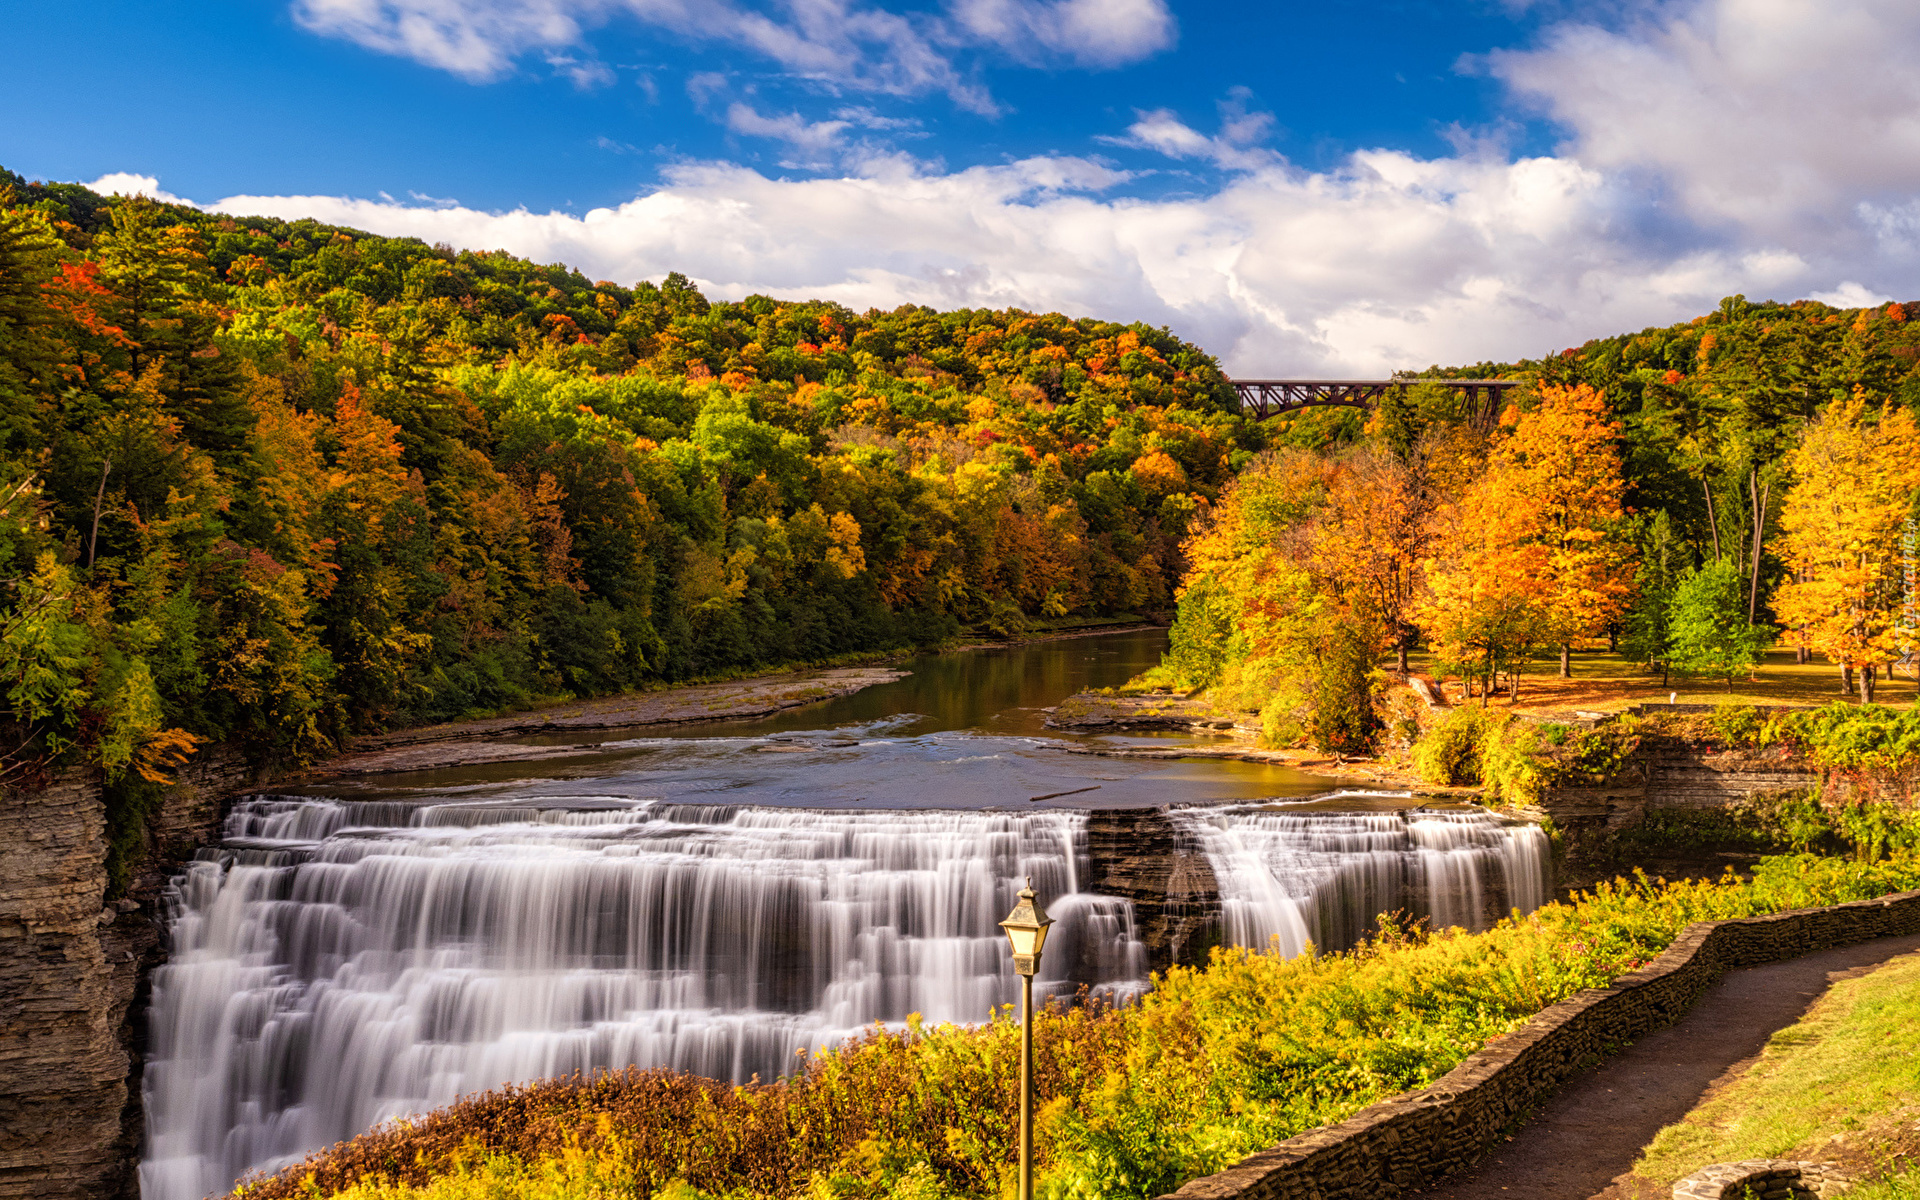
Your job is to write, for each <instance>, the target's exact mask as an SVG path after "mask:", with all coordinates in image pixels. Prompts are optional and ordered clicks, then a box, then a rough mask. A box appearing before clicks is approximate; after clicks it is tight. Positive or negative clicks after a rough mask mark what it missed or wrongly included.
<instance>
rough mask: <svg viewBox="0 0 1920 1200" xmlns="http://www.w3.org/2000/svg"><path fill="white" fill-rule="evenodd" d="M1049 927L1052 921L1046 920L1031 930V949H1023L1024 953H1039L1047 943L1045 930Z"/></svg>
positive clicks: (1051, 926) (1051, 925)
mask: <svg viewBox="0 0 1920 1200" xmlns="http://www.w3.org/2000/svg"><path fill="white" fill-rule="evenodd" d="M1051 928H1053V922H1052V921H1048V922H1047V923H1046V924H1045V925H1042V926H1040V928H1038V929H1036V930H1034V931H1033V949H1031V950H1028V951H1025V953H1027V954H1039V953H1040V951H1041V949H1042V948H1044V947H1045V946H1046V944H1047V930H1049V929H1051Z"/></svg>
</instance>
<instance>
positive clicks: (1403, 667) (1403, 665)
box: [1395, 633, 1407, 678]
mask: <svg viewBox="0 0 1920 1200" xmlns="http://www.w3.org/2000/svg"><path fill="white" fill-rule="evenodd" d="M1395 649H1397V650H1398V651H1399V652H1400V675H1401V677H1402V678H1405V677H1406V674H1407V635H1406V634H1404V633H1403V634H1401V635H1400V644H1399V646H1397V647H1395Z"/></svg>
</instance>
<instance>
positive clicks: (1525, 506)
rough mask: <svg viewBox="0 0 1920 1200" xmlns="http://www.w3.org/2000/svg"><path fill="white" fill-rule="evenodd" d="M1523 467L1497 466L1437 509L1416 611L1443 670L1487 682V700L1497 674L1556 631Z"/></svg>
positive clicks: (1536, 514)
mask: <svg viewBox="0 0 1920 1200" xmlns="http://www.w3.org/2000/svg"><path fill="white" fill-rule="evenodd" d="M1526 483H1527V480H1526V478H1525V475H1524V473H1522V472H1519V471H1515V470H1512V469H1511V468H1510V467H1499V466H1496V464H1495V462H1494V460H1493V459H1492V458H1491V457H1490V458H1489V460H1488V463H1487V466H1486V469H1485V470H1484V471H1483V472H1482V473H1481V474H1480V475H1479V476H1478V477H1477V478H1475V479H1473V480H1472V482H1470V483H1468V484H1467V485H1466V487H1465V489H1464V490H1463V491H1461V492H1460V493H1459V494H1457V495H1455V496H1454V497H1452V498H1450V499H1448V500H1447V501H1445V502H1444V503H1442V504H1441V505H1440V506H1439V507H1438V508H1437V509H1436V510H1435V512H1434V517H1433V529H1432V537H1431V540H1430V543H1429V546H1428V555H1427V558H1426V559H1425V561H1424V562H1423V564H1422V566H1423V567H1424V574H1425V578H1426V589H1425V591H1424V592H1423V593H1422V595H1421V597H1420V600H1419V602H1418V603H1417V604H1416V605H1415V609H1414V616H1415V620H1416V621H1417V622H1418V623H1419V625H1420V627H1421V628H1422V629H1424V630H1425V631H1426V634H1427V640H1428V642H1429V643H1430V644H1431V645H1432V646H1433V648H1434V650H1435V651H1436V652H1437V653H1438V655H1439V657H1440V660H1441V662H1442V663H1443V664H1445V665H1444V666H1443V667H1442V670H1446V671H1458V672H1459V673H1460V675H1461V677H1462V678H1463V679H1465V680H1468V681H1469V682H1468V689H1469V694H1471V689H1472V683H1471V681H1472V680H1473V679H1479V680H1480V681H1481V697H1482V702H1483V703H1484V700H1485V697H1486V695H1487V693H1488V692H1490V691H1491V690H1492V688H1493V684H1494V681H1495V679H1496V677H1497V676H1498V675H1499V674H1500V673H1501V672H1503V671H1507V670H1511V669H1512V668H1513V667H1514V666H1515V665H1517V664H1518V663H1519V662H1520V661H1522V660H1524V659H1525V658H1526V657H1527V656H1528V655H1529V654H1530V653H1531V652H1532V650H1533V648H1534V647H1536V646H1539V645H1541V644H1543V643H1544V642H1545V641H1546V640H1547V639H1548V637H1549V636H1550V635H1551V631H1552V628H1553V626H1552V622H1551V619H1550V616H1549V612H1548V600H1549V595H1548V593H1547V586H1546V580H1547V572H1546V565H1547V561H1548V549H1547V547H1546V546H1545V545H1543V544H1541V542H1540V541H1539V539H1538V534H1539V531H1540V529H1541V525H1542V520H1541V514H1540V502H1539V497H1538V496H1537V495H1535V494H1534V493H1532V492H1531V491H1529V490H1528V489H1527V487H1526Z"/></svg>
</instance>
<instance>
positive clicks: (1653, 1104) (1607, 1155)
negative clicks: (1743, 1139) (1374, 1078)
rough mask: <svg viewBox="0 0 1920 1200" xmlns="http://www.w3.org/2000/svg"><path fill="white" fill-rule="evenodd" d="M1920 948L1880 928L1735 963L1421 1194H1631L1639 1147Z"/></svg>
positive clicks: (1583, 1199) (1601, 1198) (1610, 1199)
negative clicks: (1840, 985) (1851, 989)
mask: <svg viewBox="0 0 1920 1200" xmlns="http://www.w3.org/2000/svg"><path fill="white" fill-rule="evenodd" d="M1914 950H1920V935H1909V936H1905V937H1892V938H1879V939H1876V940H1874V941H1871V942H1861V943H1860V944H1859V945H1856V946H1845V947H1842V948H1840V949H1838V950H1822V951H1819V952H1817V953H1814V954H1808V955H1804V956H1803V957H1800V958H1793V959H1788V960H1786V961H1785V962H1777V963H1768V964H1767V965H1766V966H1762V967H1746V968H1743V969H1741V970H1737V971H1729V972H1727V973H1726V974H1725V975H1723V976H1721V978H1720V981H1719V982H1718V983H1716V984H1714V986H1713V987H1712V988H1710V989H1709V990H1708V991H1707V993H1706V994H1705V995H1703V996H1701V997H1700V1000H1699V1001H1698V1002H1697V1003H1696V1004H1695V1005H1694V1006H1693V1008H1692V1009H1690V1010H1689V1011H1688V1012H1687V1015H1686V1016H1684V1017H1682V1018H1681V1019H1680V1020H1679V1021H1677V1022H1675V1023H1674V1024H1672V1025H1669V1026H1668V1027H1667V1028H1665V1029H1662V1030H1659V1031H1658V1032H1656V1033H1650V1034H1648V1035H1647V1036H1646V1037H1644V1038H1642V1039H1640V1040H1639V1041H1638V1042H1635V1043H1634V1044H1633V1045H1632V1046H1629V1047H1628V1048H1627V1049H1626V1050H1624V1051H1622V1052H1621V1053H1620V1054H1619V1055H1618V1056H1616V1057H1614V1058H1612V1059H1609V1060H1608V1061H1607V1062H1605V1063H1603V1064H1602V1065H1601V1066H1599V1067H1597V1068H1595V1069H1594V1070H1592V1071H1590V1072H1588V1073H1587V1074H1585V1075H1579V1076H1576V1077H1574V1078H1573V1079H1572V1080H1570V1081H1569V1082H1568V1083H1567V1085H1566V1086H1565V1087H1563V1088H1562V1089H1560V1091H1559V1092H1558V1093H1557V1094H1556V1095H1555V1096H1554V1097H1553V1098H1552V1099H1551V1100H1549V1101H1547V1102H1546V1104H1544V1105H1542V1106H1541V1108H1540V1110H1539V1111H1538V1112H1537V1113H1536V1114H1535V1115H1534V1117H1533V1119H1532V1120H1530V1121H1529V1122H1527V1124H1526V1125H1525V1126H1523V1127H1522V1128H1521V1129H1520V1131H1519V1132H1518V1133H1516V1134H1515V1135H1514V1136H1513V1138H1512V1139H1511V1140H1510V1141H1508V1142H1506V1143H1504V1144H1503V1145H1501V1146H1499V1147H1498V1148H1496V1149H1495V1150H1494V1151H1493V1152H1492V1153H1490V1154H1489V1155H1488V1156H1487V1157H1486V1158H1485V1159H1483V1160H1482V1161H1481V1163H1480V1164H1479V1165H1478V1166H1476V1167H1473V1168H1471V1169H1469V1170H1466V1171H1463V1172H1461V1173H1460V1174H1458V1175H1455V1176H1452V1177H1451V1178H1448V1179H1444V1180H1442V1181H1440V1182H1439V1183H1436V1184H1434V1185H1432V1186H1430V1187H1428V1188H1426V1189H1424V1190H1422V1191H1419V1192H1415V1193H1413V1194H1415V1195H1418V1196H1420V1197H1421V1198H1422V1200H1589V1198H1591V1200H1626V1198H1627V1197H1629V1196H1633V1195H1636V1194H1638V1195H1645V1194H1646V1193H1645V1192H1635V1191H1634V1190H1632V1188H1631V1186H1630V1185H1629V1183H1628V1176H1629V1175H1630V1174H1631V1173H1632V1171H1633V1163H1634V1160H1635V1159H1636V1158H1638V1157H1639V1155H1640V1148H1641V1147H1642V1146H1645V1145H1646V1144H1647V1143H1648V1142H1649V1141H1652V1140H1653V1135H1654V1134H1655V1133H1658V1132H1659V1131H1660V1129H1661V1127H1662V1126H1665V1125H1670V1124H1672V1123H1673V1122H1675V1121H1677V1120H1679V1119H1680V1118H1681V1117H1682V1116H1684V1115H1686V1113H1687V1112H1688V1111H1689V1110H1691V1109H1692V1108H1693V1106H1694V1105H1695V1104H1696V1103H1698V1102H1699V1100H1700V1098H1701V1097H1702V1096H1703V1095H1704V1094H1705V1093H1706V1092H1707V1091H1708V1090H1709V1089H1710V1088H1712V1087H1713V1086H1715V1085H1716V1084H1717V1083H1720V1082H1722V1081H1723V1080H1725V1079H1728V1078H1731V1077H1732V1076H1733V1075H1736V1074H1738V1073H1739V1072H1740V1071H1744V1070H1745V1069H1746V1067H1747V1065H1748V1064H1749V1063H1750V1062H1751V1061H1752V1059H1753V1058H1754V1056H1756V1055H1758V1054H1759V1053H1760V1049H1761V1047H1763V1046H1765V1045H1766V1042H1767V1038H1768V1037H1769V1036H1770V1035H1771V1034H1772V1033H1773V1032H1774V1031H1775V1030H1777V1029H1782V1028H1785V1027H1786V1026H1788V1025H1791V1024H1793V1023H1794V1022H1795V1021H1797V1020H1799V1019H1800V1016H1801V1014H1802V1013H1804V1012H1805V1011H1806V1010H1807V1006H1808V1005H1810V1004H1812V1003H1813V1001H1814V1000H1816V999H1817V998H1819V996H1820V995H1821V993H1823V992H1825V991H1826V990H1827V987H1828V986H1829V985H1830V984H1832V983H1834V982H1836V981H1837V980H1839V979H1841V978H1846V977H1850V976H1852V975H1856V974H1864V973H1865V972H1866V971H1867V970H1870V969H1871V968H1873V967H1875V966H1878V965H1879V964H1880V963H1883V962H1885V961H1887V960H1888V959H1890V958H1894V957H1896V956H1898V955H1901V954H1906V953H1909V952H1911V951H1914Z"/></svg>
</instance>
